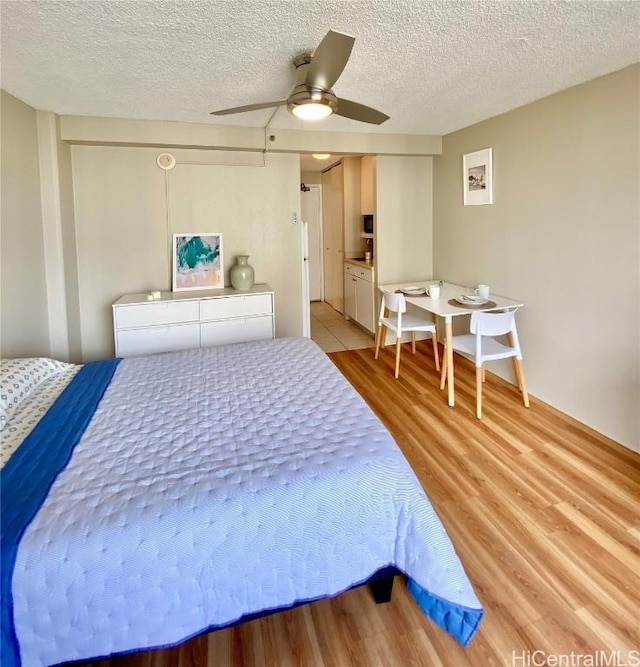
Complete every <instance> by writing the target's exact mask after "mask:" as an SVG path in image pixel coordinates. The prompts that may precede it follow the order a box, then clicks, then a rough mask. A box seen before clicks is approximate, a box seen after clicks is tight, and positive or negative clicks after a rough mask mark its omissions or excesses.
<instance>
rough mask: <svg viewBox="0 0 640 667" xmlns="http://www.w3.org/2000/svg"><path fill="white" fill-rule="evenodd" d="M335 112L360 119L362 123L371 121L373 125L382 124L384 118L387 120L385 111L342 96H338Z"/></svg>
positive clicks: (338, 114) (352, 118) (353, 118)
mask: <svg viewBox="0 0 640 667" xmlns="http://www.w3.org/2000/svg"><path fill="white" fill-rule="evenodd" d="M335 113H336V115H337V116H344V117H345V118H351V120H361V121H362V122H363V123H373V124H374V125H382V123H384V122H385V121H386V120H389V116H387V114H386V113H382V111H378V110H376V109H372V108H371V107H367V106H365V105H364V104H358V103H357V102H352V101H351V100H345V99H344V98H343V97H339V98H338V110H337V111H336V112H335Z"/></svg>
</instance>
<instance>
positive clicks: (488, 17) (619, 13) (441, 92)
mask: <svg viewBox="0 0 640 667" xmlns="http://www.w3.org/2000/svg"><path fill="white" fill-rule="evenodd" d="M0 7H1V16H0V19H1V33H0V39H1V41H0V47H1V57H2V70H1V76H2V78H1V85H2V87H3V88H4V89H5V90H7V91H8V92H9V93H11V94H12V95H14V96H16V97H18V98H19V99H21V100H23V101H24V102H26V103H27V104H29V105H31V106H33V107H35V108H37V109H43V110H49V111H54V112H56V113H58V114H70V115H88V116H113V117H121V118H140V119H151V120H176V121H191V122H197V123H221V124H230V125H249V126H254V127H264V126H265V125H267V124H268V123H269V120H270V119H271V117H272V114H273V110H266V111H254V112H250V113H245V114H239V115H233V116H225V117H218V118H214V117H212V116H210V115H209V114H208V112H209V111H212V110H214V109H220V108H225V107H231V106H238V105H244V104H252V103H255V102H264V101H270V100H277V99H284V98H285V97H286V96H287V94H288V92H289V89H290V88H291V85H292V82H293V67H292V65H291V62H292V59H293V57H294V56H295V55H297V54H299V53H300V52H302V51H310V50H313V48H314V47H315V46H317V44H318V43H319V42H320V40H321V39H322V37H323V36H324V35H325V33H326V32H327V30H329V29H330V28H332V29H334V30H338V31H341V32H346V33H349V34H351V35H354V36H355V38H356V41H355V46H354V49H353V52H352V55H351V59H350V60H349V63H348V64H347V67H346V69H345V71H344V72H343V74H342V76H341V77H340V79H339V81H338V82H337V83H336V85H335V86H334V90H335V92H336V94H337V95H338V96H343V97H345V98H348V99H351V100H354V101H357V102H360V103H362V104H367V105H369V106H373V107H375V108H378V109H380V110H381V111H384V112H385V113H387V114H388V115H390V116H391V120H389V121H387V122H386V123H385V124H383V125H381V126H379V127H377V126H372V125H368V124H365V123H358V122H356V121H352V120H348V119H344V118H339V117H330V118H328V119H326V120H324V121H320V122H317V123H314V124H313V125H310V124H309V123H303V122H302V121H300V120H298V119H295V118H293V117H292V116H291V115H290V114H289V113H288V112H287V111H286V110H285V109H284V108H280V109H279V110H277V112H276V113H275V116H274V117H273V119H272V122H271V127H273V128H285V129H319V130H325V131H340V132H384V133H402V134H436V135H442V134H446V133H448V132H451V131H453V130H456V129H459V128H462V127H466V126H468V125H471V124H473V123H475V122H478V121H480V120H484V119H486V118H489V117H491V116H495V115H497V114H499V113H502V112H505V111H508V110H510V109H513V108H516V107H518V106H522V105H523V104H526V103H528V102H531V101H533V100H536V99H539V98H541V97H544V96H546V95H550V94H552V93H554V92H557V91H559V90H562V89H564V88H568V87H570V86H573V85H576V84H579V83H582V82H584V81H588V80H590V79H593V78H595V77H597V76H600V75H602V74H606V73H609V72H613V71H615V70H618V69H621V68H623V67H625V66H627V65H629V64H631V63H634V62H638V60H640V38H639V35H640V2H637V1H634V0H631V1H627V2H616V1H606V2H600V1H594V0H590V1H586V2H585V1H582V0H573V1H570V2H564V1H563V2H560V1H553V2H547V1H545V0H536V1H528V0H515V1H510V0H500V1H498V2H496V1H487V0H474V1H457V0H351V1H347V0H259V1H255V0H233V1H232V0H213V1H205V0H198V1H193V0H179V1H169V0H130V1H119V0H81V1H77V0H62V1H56V0H36V1H32V0H1V5H0Z"/></svg>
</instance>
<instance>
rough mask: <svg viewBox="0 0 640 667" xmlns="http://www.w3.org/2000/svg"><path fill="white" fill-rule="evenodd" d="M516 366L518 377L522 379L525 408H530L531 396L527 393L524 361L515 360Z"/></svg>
mask: <svg viewBox="0 0 640 667" xmlns="http://www.w3.org/2000/svg"><path fill="white" fill-rule="evenodd" d="M513 360H514V364H515V365H516V368H517V369H518V370H517V373H516V375H517V376H518V377H519V379H520V390H521V391H522V401H523V402H524V407H525V408H528V407H529V394H528V393H527V383H526V381H525V379H524V366H523V365H522V359H516V358H515V357H514V358H513Z"/></svg>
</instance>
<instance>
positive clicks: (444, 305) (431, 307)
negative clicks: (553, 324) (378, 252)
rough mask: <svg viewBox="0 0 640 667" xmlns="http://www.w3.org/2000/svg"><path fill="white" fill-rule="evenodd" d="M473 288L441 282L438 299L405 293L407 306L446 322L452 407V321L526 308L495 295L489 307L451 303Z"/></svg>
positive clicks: (393, 288)
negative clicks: (479, 313)
mask: <svg viewBox="0 0 640 667" xmlns="http://www.w3.org/2000/svg"><path fill="white" fill-rule="evenodd" d="M437 282H439V281H438V280H422V281H419V282H414V283H397V284H394V285H380V286H379V289H381V290H382V291H383V292H395V291H396V290H400V289H402V288H403V287H424V288H425V289H426V288H427V287H428V286H429V285H432V284H434V283H437ZM471 293H472V288H470V287H465V286H463V285H456V284H454V283H445V282H442V289H441V291H440V296H439V297H438V298H437V299H432V298H431V297H429V296H426V295H425V296H408V295H406V294H405V299H406V301H407V303H411V304H413V305H414V306H417V307H418V308H422V309H423V310H427V311H429V312H430V313H432V314H433V315H436V316H438V317H442V318H443V319H444V323H445V355H446V359H447V387H448V403H449V406H450V407H453V406H454V405H455V398H454V387H453V347H452V345H451V338H452V336H453V333H452V330H453V327H452V321H453V318H454V317H457V316H458V315H470V314H471V313H473V312H476V311H481V312H489V311H492V310H503V309H504V308H519V307H520V306H522V305H524V304H523V303H522V302H521V301H514V300H513V299H507V298H505V297H502V296H497V295H496V294H492V295H491V296H490V297H489V300H490V301H492V302H493V303H489V304H487V306H479V307H478V306H474V307H472V308H467V307H465V306H463V305H462V304H458V303H457V302H456V305H453V304H451V303H449V302H450V301H452V300H455V298H456V297H457V296H460V295H461V294H471Z"/></svg>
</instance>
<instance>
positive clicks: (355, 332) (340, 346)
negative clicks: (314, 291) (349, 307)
mask: <svg viewBox="0 0 640 667" xmlns="http://www.w3.org/2000/svg"><path fill="white" fill-rule="evenodd" d="M311 339H312V340H314V341H315V342H316V343H317V344H318V345H319V346H320V347H321V348H322V349H323V350H324V351H325V352H343V351H344V350H360V349H362V348H365V347H373V346H374V345H375V340H374V338H373V334H370V333H368V332H367V331H365V330H364V329H362V328H360V327H359V326H358V325H357V324H354V323H353V322H351V321H347V320H345V318H344V315H341V314H340V313H339V312H338V311H337V310H334V309H333V308H332V307H331V306H330V305H329V304H328V303H325V302H323V301H312V302H311Z"/></svg>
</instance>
